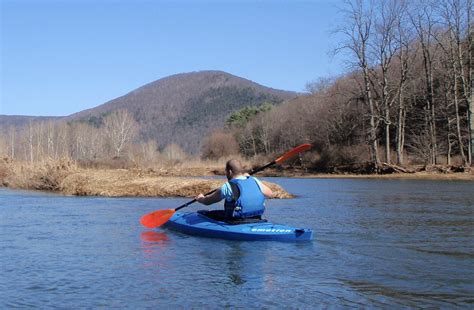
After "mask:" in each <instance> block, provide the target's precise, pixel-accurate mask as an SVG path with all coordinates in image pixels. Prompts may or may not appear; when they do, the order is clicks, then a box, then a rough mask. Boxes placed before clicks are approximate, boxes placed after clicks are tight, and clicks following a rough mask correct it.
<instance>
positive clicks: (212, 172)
mask: <svg viewBox="0 0 474 310" xmlns="http://www.w3.org/2000/svg"><path fill="white" fill-rule="evenodd" d="M439 171H444V170H440V169H437V170H432V171H430V172H428V171H419V172H414V173H391V174H349V173H332V174H328V173H326V174H316V173H308V172H307V171H305V170H302V169H290V168H288V169H268V170H266V171H263V172H261V173H259V176H267V177H268V176H273V177H299V178H320V179H333V178H356V179H410V180H413V179H424V180H426V179H429V180H468V181H474V171H472V170H470V171H468V172H456V173H454V172H449V173H448V172H446V173H443V172H439ZM216 175H220V176H222V179H216V180H214V179H206V178H199V177H206V176H216ZM224 180H225V179H224V176H223V175H222V171H221V170H220V169H216V168H215V167H186V166H184V167H183V166H174V167H162V168H157V169H91V168H89V169H85V168H81V167H79V166H77V165H76V164H75V163H74V162H72V161H57V162H45V163H42V164H35V165H30V164H27V163H15V162H13V161H8V160H2V161H0V186H3V187H9V188H13V189H26V190H44V191H52V192H58V193H62V194H66V195H76V196H105V197H194V196H195V195H197V194H198V193H206V192H209V191H211V190H213V189H215V188H218V187H220V186H221V185H222V183H223V181H224ZM265 183H266V184H267V185H268V186H269V187H270V188H271V189H272V190H273V191H274V193H275V198H291V197H292V195H291V193H288V192H286V191H285V190H284V189H283V188H281V187H280V186H279V185H277V184H274V183H271V182H265Z"/></svg>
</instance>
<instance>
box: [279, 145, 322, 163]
mask: <svg viewBox="0 0 474 310" xmlns="http://www.w3.org/2000/svg"><path fill="white" fill-rule="evenodd" d="M312 147H313V145H312V144H309V143H305V144H301V145H299V146H297V147H295V148H294V149H292V150H291V151H288V152H286V153H285V154H283V155H281V156H280V157H278V158H277V159H276V160H275V163H277V164H281V163H282V162H284V161H285V160H287V159H289V158H291V157H293V156H295V155H297V154H299V153H301V152H304V151H307V150H309V149H310V148H312Z"/></svg>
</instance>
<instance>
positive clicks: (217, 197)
mask: <svg viewBox="0 0 474 310" xmlns="http://www.w3.org/2000/svg"><path fill="white" fill-rule="evenodd" d="M195 199H196V201H197V202H199V203H202V204H204V205H206V206H207V205H210V204H213V203H216V202H219V201H221V200H222V197H221V190H220V189H218V190H216V191H215V192H214V193H212V194H209V195H207V196H204V195H203V194H199V195H197V196H196V198H195Z"/></svg>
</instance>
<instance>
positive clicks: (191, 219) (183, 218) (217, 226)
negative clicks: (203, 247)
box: [165, 212, 313, 241]
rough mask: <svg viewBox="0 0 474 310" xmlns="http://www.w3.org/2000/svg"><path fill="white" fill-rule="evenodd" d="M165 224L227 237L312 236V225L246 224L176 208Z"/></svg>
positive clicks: (292, 238)
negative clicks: (308, 226)
mask: <svg viewBox="0 0 474 310" xmlns="http://www.w3.org/2000/svg"><path fill="white" fill-rule="evenodd" d="M165 227H166V228H169V229H172V230H175V231H179V232H182V233H185V234H189V235H194V236H201V237H208V238H220V239H227V240H242V241H255V240H275V241H309V240H311V239H312V238H313V231H312V230H311V229H303V228H294V227H290V226H286V225H281V224H272V223H268V222H265V221H262V222H257V223H246V224H234V223H227V222H224V221H217V220H214V219H212V218H209V217H207V216H205V215H204V214H203V213H199V212H191V213H181V212H176V213H175V214H174V215H173V216H172V217H171V218H170V220H169V221H168V222H167V223H166V224H165Z"/></svg>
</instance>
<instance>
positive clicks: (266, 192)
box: [260, 182, 273, 198]
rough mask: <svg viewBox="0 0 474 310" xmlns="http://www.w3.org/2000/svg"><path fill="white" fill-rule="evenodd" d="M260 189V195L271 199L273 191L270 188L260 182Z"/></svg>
mask: <svg viewBox="0 0 474 310" xmlns="http://www.w3.org/2000/svg"><path fill="white" fill-rule="evenodd" d="M260 189H261V190H262V193H263V195H264V196H265V197H267V198H272V197H273V191H272V190H271V189H270V187H268V186H266V185H265V184H263V182H260Z"/></svg>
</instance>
